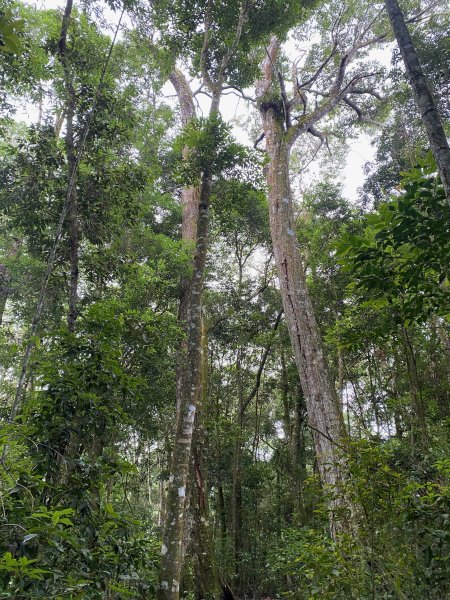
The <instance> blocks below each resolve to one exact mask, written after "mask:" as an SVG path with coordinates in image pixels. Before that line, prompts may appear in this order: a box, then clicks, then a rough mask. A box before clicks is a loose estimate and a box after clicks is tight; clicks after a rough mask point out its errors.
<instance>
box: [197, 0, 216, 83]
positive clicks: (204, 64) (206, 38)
mask: <svg viewBox="0 0 450 600" xmlns="http://www.w3.org/2000/svg"><path fill="white" fill-rule="evenodd" d="M212 7H213V0H208V4H207V6H206V13H205V33H204V35H203V45H202V50H201V53H200V70H201V72H202V77H203V82H204V84H205V85H206V86H207V87H208V88H209V90H210V91H211V92H213V90H214V82H213V80H212V79H211V77H210V76H209V70H208V52H209V42H210V38H211V24H212Z"/></svg>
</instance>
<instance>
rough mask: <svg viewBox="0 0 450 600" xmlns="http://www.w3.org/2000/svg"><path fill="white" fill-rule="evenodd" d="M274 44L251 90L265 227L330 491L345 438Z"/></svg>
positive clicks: (340, 525) (339, 519) (341, 468)
mask: <svg viewBox="0 0 450 600" xmlns="http://www.w3.org/2000/svg"><path fill="white" fill-rule="evenodd" d="M277 43H278V42H277V40H276V39H275V38H274V39H273V40H272V44H271V49H270V50H269V51H268V53H269V56H270V54H272V56H271V60H270V61H268V60H266V61H265V64H264V66H263V71H264V77H265V78H264V79H263V80H262V82H260V83H259V84H258V89H257V92H258V96H259V99H260V112H261V118H262V123H263V129H264V135H265V139H266V151H267V154H268V157H269V164H268V165H267V168H266V180H267V188H268V196H269V211H270V230H271V236H272V245H273V252H274V257H275V263H276V267H277V273H278V279H279V285H280V292H281V297H282V301H283V308H284V314H285V318H286V323H287V326H288V330H289V336H290V339H291V344H292V348H293V351H294V358H295V362H296V365H297V369H298V372H299V376H300V381H301V385H302V388H303V392H304V394H305V403H306V406H307V410H308V425H309V426H310V428H311V429H312V436H313V440H314V447H315V452H316V458H317V466H318V470H319V473H320V477H321V480H322V483H323V484H324V485H325V486H326V487H328V486H331V487H333V488H334V492H335V493H336V491H337V489H338V487H336V486H339V484H340V483H341V482H342V480H343V479H345V471H346V466H345V461H344V460H343V457H342V448H340V447H342V444H343V440H345V439H346V433H345V427H344V423H343V419H342V414H341V413H340V411H339V401H338V397H337V394H336V390H335V388H334V384H333V382H332V381H331V377H330V374H329V372H328V367H327V364H326V360H325V356H324V353H323V348H322V341H321V337H320V332H319V328H318V325H317V321H316V318H315V315H314V310H313V306H312V302H311V298H310V295H309V291H308V287H307V284H306V275H305V272H304V269H303V265H302V258H301V255H300V249H299V245H298V240H297V235H296V232H295V218H294V208H293V202H292V196H291V190H290V182H289V157H290V144H291V142H290V137H289V136H288V135H287V134H286V132H285V130H284V128H285V117H284V113H283V110H282V108H280V106H279V103H278V104H277V103H271V102H265V95H269V94H270V92H271V90H272V87H273V64H272V60H273V58H276V53H277ZM288 133H289V131H288ZM339 495H340V494H339V493H338V494H335V497H336V499H335V500H333V501H331V504H330V512H331V514H330V525H331V532H332V535H333V536H335V535H336V534H337V532H338V531H339V530H340V529H347V528H348V525H349V521H348V517H347V514H346V511H345V509H344V506H343V502H342V500H340V499H339V498H338V496H339ZM347 508H349V507H347ZM335 513H339V515H338V514H335Z"/></svg>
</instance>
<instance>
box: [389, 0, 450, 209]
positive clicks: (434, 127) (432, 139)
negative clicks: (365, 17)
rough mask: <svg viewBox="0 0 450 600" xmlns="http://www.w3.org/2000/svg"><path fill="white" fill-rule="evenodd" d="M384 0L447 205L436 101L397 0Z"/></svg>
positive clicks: (448, 168)
mask: <svg viewBox="0 0 450 600" xmlns="http://www.w3.org/2000/svg"><path fill="white" fill-rule="evenodd" d="M384 4H385V7H386V11H387V13H388V15H389V20H390V22H391V25H392V29H393V31H394V35H395V38H396V40H397V44H398V47H399V50H400V53H401V55H402V58H403V62H404V64H405V69H406V72H407V74H408V77H409V81H410V83H411V87H412V89H413V92H414V96H415V99H416V103H417V107H418V109H419V112H420V117H421V119H422V121H423V124H424V126H425V129H426V132H427V136H428V141H429V143H430V148H431V151H432V153H433V156H434V159H435V161H436V164H437V167H438V171H439V175H440V177H441V180H442V183H443V185H444V190H445V196H446V198H447V202H448V204H449V206H450V147H449V145H448V140H447V137H446V135H445V131H444V127H443V125H442V120H441V117H440V114H439V111H438V108H437V105H436V101H435V99H434V97H433V94H432V92H431V89H430V86H429V84H428V81H427V78H426V77H425V74H424V72H423V69H422V66H421V64H420V60H419V57H418V56H417V52H416V49H415V47H414V43H413V41H412V39H411V35H410V33H409V31H408V27H407V25H406V23H405V17H404V15H403V12H402V9H401V8H400V5H399V3H398V1H397V0H385V2H384Z"/></svg>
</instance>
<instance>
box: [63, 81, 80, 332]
mask: <svg viewBox="0 0 450 600" xmlns="http://www.w3.org/2000/svg"><path fill="white" fill-rule="evenodd" d="M67 93H68V94H69V99H68V106H67V121H66V127H67V130H66V152H67V165H68V182H71V181H74V183H73V191H72V194H71V196H70V205H69V214H68V224H69V260H70V283H69V310H68V313H67V326H68V328H69V331H74V330H75V322H76V320H77V315H78V312H77V302H78V271H79V268H78V263H79V231H78V200H77V191H76V180H74V178H75V177H76V173H75V171H76V168H77V157H76V151H75V141H74V131H73V119H74V113H75V102H76V99H75V93H74V89H73V86H72V84H71V83H68V85H67ZM68 185H70V183H68Z"/></svg>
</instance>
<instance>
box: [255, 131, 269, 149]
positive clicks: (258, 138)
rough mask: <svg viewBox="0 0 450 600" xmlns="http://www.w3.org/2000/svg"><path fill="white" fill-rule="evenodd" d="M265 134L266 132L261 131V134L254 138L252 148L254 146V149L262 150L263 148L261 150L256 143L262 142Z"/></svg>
mask: <svg viewBox="0 0 450 600" xmlns="http://www.w3.org/2000/svg"><path fill="white" fill-rule="evenodd" d="M265 136H266V134H265V133H264V132H262V133H261V135H259V136H258V137H257V138H256V140H255V143H254V144H253V148H254V149H255V150H259V151H260V152H264V150H261V148H258V144H259V142H262V141H263V139H264V138H265Z"/></svg>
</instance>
